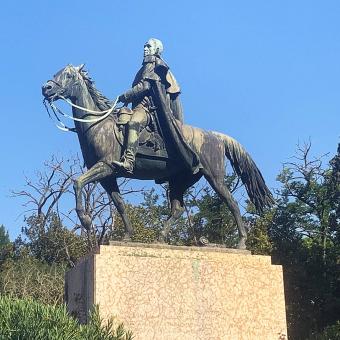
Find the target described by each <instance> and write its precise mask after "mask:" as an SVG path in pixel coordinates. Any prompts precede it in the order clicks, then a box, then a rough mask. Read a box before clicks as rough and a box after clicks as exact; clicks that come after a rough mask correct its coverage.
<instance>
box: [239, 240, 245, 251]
mask: <svg viewBox="0 0 340 340" xmlns="http://www.w3.org/2000/svg"><path fill="white" fill-rule="evenodd" d="M237 249H240V250H246V249H247V246H246V240H245V239H241V240H240V241H239V243H238V245H237Z"/></svg>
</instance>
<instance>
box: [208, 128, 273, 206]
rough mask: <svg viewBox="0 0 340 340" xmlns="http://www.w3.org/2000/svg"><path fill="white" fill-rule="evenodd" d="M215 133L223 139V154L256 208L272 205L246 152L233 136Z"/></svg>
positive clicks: (263, 182)
mask: <svg viewBox="0 0 340 340" xmlns="http://www.w3.org/2000/svg"><path fill="white" fill-rule="evenodd" d="M214 133H215V132H214ZM215 134H216V135H218V136H219V137H220V138H221V139H222V140H223V142H224V146H225V155H226V157H227V158H228V159H229V160H230V163H231V165H232V167H233V169H234V170H235V172H236V174H237V175H238V176H239V177H240V178H241V180H242V183H243V184H244V186H245V187H246V190H247V193H248V196H249V198H250V200H251V202H252V203H253V204H254V205H255V208H256V210H257V211H258V212H262V211H263V209H264V208H265V207H270V206H271V205H273V203H274V199H273V196H272V194H271V192H270V190H269V189H268V187H267V185H266V183H265V181H264V179H263V177H262V174H261V172H260V170H259V169H258V167H257V166H256V164H255V162H254V161H253V160H252V158H251V157H250V155H249V154H248V152H247V151H246V150H245V149H244V148H243V146H242V145H241V144H240V143H239V142H237V141H236V140H235V139H234V138H231V137H229V136H227V135H224V134H221V133H215Z"/></svg>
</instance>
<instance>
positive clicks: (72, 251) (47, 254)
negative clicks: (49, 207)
mask: <svg viewBox="0 0 340 340" xmlns="http://www.w3.org/2000/svg"><path fill="white" fill-rule="evenodd" d="M26 223H27V227H25V228H24V229H23V234H24V236H25V237H26V241H25V242H24V244H25V245H26V246H27V247H28V248H29V250H30V252H31V254H32V255H33V256H34V257H36V258H37V259H39V260H40V261H43V262H46V263H48V264H52V263H67V264H68V265H69V266H74V264H75V262H76V261H77V260H78V259H79V258H80V257H82V256H84V255H86V254H87V253H88V251H89V249H88V243H87V240H86V238H85V237H82V236H79V235H77V234H75V233H74V232H72V231H70V230H68V229H67V228H65V227H64V226H63V225H62V223H61V221H60V219H59V218H58V216H57V215H56V214H51V215H50V217H49V218H48V220H47V221H45V220H44V217H43V216H36V215H32V216H30V217H28V218H27V219H26Z"/></svg>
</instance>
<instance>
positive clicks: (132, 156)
mask: <svg viewBox="0 0 340 340" xmlns="http://www.w3.org/2000/svg"><path fill="white" fill-rule="evenodd" d="M128 127H129V129H128V138H127V145H126V149H125V152H124V154H123V156H122V158H121V160H120V162H119V161H113V164H114V165H116V166H118V167H119V168H122V169H124V170H125V171H126V172H128V173H130V174H132V173H133V168H134V165H135V160H136V153H137V148H138V139H139V129H140V124H139V123H137V122H130V123H129V125H128Z"/></svg>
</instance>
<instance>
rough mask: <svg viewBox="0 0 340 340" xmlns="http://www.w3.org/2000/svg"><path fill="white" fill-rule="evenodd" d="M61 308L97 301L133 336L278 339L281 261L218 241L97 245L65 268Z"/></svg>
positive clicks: (81, 312)
mask: <svg viewBox="0 0 340 340" xmlns="http://www.w3.org/2000/svg"><path fill="white" fill-rule="evenodd" d="M66 300H67V301H66V302H67V305H68V309H69V311H70V312H71V313H72V314H74V315H76V316H77V317H78V318H79V320H80V321H82V322H86V320H87V315H88V310H89V308H90V307H91V306H92V305H93V304H99V307H100V314H101V316H102V317H104V318H108V317H110V316H111V315H113V316H115V317H116V321H117V323H120V322H123V323H124V325H125V327H126V328H127V329H129V330H131V331H132V332H133V334H134V335H135V339H136V340H144V339H145V340H151V339H155V340H177V339H180V340H200V339H202V340H203V339H204V340H208V339H211V340H217V339H225V340H236V339H251V340H255V339H268V340H275V339H286V334H287V326H286V314H285V302H284V290H283V277H282V267H281V266H274V265H271V259H270V257H267V256H254V255H250V253H249V252H247V251H238V250H234V249H225V248H198V247H174V246H166V245H165V246H163V245H147V244H136V243H128V244H127V243H118V242H116V243H113V244H111V245H109V246H101V247H100V253H99V254H93V255H89V256H88V257H86V258H85V259H83V261H81V262H80V263H79V264H78V265H77V266H76V267H75V268H73V269H72V270H70V271H69V272H68V273H67V275H66Z"/></svg>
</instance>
